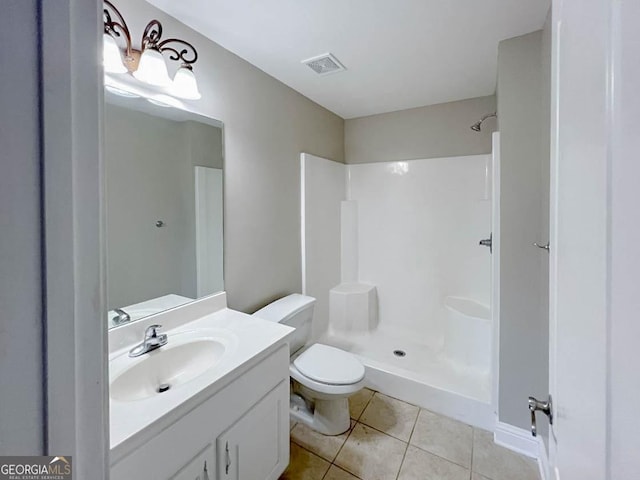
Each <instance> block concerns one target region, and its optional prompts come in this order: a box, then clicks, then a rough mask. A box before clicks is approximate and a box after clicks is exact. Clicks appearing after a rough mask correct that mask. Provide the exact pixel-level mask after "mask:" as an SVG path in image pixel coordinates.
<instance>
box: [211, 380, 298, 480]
mask: <svg viewBox="0 0 640 480" xmlns="http://www.w3.org/2000/svg"><path fill="white" fill-rule="evenodd" d="M283 402H284V403H285V407H286V411H287V419H286V422H283V421H282V418H281V412H282V411H283ZM288 403H289V382H288V381H287V382H281V383H280V384H279V385H278V386H277V387H276V388H274V389H273V390H272V391H271V392H269V393H268V394H267V395H266V396H265V397H264V398H263V399H262V400H260V401H259V402H258V403H257V404H256V405H255V406H254V407H253V408H252V409H251V410H250V411H249V412H247V414H246V415H243V416H242V417H241V418H240V419H239V420H238V421H237V422H236V423H234V424H233V425H231V427H229V429H228V430H227V431H226V432H224V433H223V434H222V435H220V436H219V437H218V441H217V444H218V456H217V457H218V478H219V479H220V480H242V479H252V478H265V479H269V480H276V479H277V478H278V477H279V476H280V474H281V473H282V472H283V471H284V469H285V468H286V467H287V464H288V461H289V441H288V437H289V434H288V430H287V429H288V425H289V420H288V410H289V406H288ZM283 424H284V426H285V432H282V426H283ZM283 434H284V435H283ZM283 437H286V438H287V441H286V442H285V443H284V444H283V443H282V442H280V441H276V442H274V441H273V440H274V439H281V438H283ZM267 472H268V473H267ZM265 473H267V475H266V476H265Z"/></svg>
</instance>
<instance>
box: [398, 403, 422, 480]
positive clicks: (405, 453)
mask: <svg viewBox="0 0 640 480" xmlns="http://www.w3.org/2000/svg"><path fill="white" fill-rule="evenodd" d="M419 415H420V410H418V413H417V414H416V419H415V421H414V422H413V427H411V433H410V434H409V440H407V446H406V448H405V449H404V455H402V461H401V462H400V468H398V473H397V474H396V480H398V478H400V472H401V471H402V466H403V465H404V461H405V459H406V458H407V452H408V451H409V445H411V444H410V442H411V437H413V431H414V430H415V429H416V425H417V424H418V416H419Z"/></svg>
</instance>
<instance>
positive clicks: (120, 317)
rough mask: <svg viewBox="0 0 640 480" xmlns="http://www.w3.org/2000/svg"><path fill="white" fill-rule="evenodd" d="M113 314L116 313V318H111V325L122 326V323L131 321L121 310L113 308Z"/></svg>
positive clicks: (129, 316)
mask: <svg viewBox="0 0 640 480" xmlns="http://www.w3.org/2000/svg"><path fill="white" fill-rule="evenodd" d="M113 311H114V312H116V316H115V317H113V319H112V320H113V323H115V324H116V325H122V324H123V323H127V322H130V321H131V315H129V314H128V313H127V312H125V311H124V310H122V309H121V308H114V309H113Z"/></svg>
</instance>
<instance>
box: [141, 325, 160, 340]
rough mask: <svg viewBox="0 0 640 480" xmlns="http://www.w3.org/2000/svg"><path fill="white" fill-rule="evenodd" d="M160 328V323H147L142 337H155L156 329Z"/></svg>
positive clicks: (156, 334)
mask: <svg viewBox="0 0 640 480" xmlns="http://www.w3.org/2000/svg"><path fill="white" fill-rule="evenodd" d="M161 328H162V325H149V326H148V327H147V329H146V330H145V331H144V338H156V337H157V336H158V330H159V329H161Z"/></svg>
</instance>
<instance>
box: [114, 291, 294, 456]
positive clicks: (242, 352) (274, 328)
mask: <svg viewBox="0 0 640 480" xmlns="http://www.w3.org/2000/svg"><path fill="white" fill-rule="evenodd" d="M224 304H226V299H224ZM217 305H218V307H219V306H220V301H219V300H218V303H217ZM185 311H186V312H191V314H193V313H194V311H195V312H196V313H197V314H198V315H200V314H201V313H202V311H203V305H202V304H201V305H200V307H199V310H196V309H194V308H193V307H192V308H189V306H185ZM179 314H180V307H178V309H174V310H172V311H171V312H170V313H169V315H172V317H166V318H164V320H167V321H163V316H162V314H159V315H155V316H153V317H152V318H151V319H150V320H141V321H140V322H135V323H133V324H132V325H130V327H132V328H135V330H136V331H138V332H139V331H140V330H141V329H142V330H143V329H144V328H146V326H147V325H146V324H147V323H149V322H150V321H153V322H154V323H156V322H161V323H165V325H166V326H167V327H170V329H163V333H166V334H168V337H169V344H170V343H171V337H172V335H176V334H178V333H184V332H192V333H193V332H194V331H197V330H202V331H203V334H206V333H207V332H208V333H211V332H216V331H218V332H221V333H223V334H224V335H225V336H226V338H227V340H228V345H227V346H228V350H227V351H226V352H225V355H224V356H223V357H222V358H221V360H220V361H219V363H217V364H216V365H215V366H214V367H213V368H211V369H209V370H207V371H206V372H205V373H203V374H202V375H200V376H199V377H197V378H195V379H193V380H191V381H190V382H188V383H185V384H183V385H179V386H176V387H175V388H172V389H171V390H169V391H167V392H164V393H162V394H161V395H156V396H153V397H150V398H147V399H141V400H133V401H120V400H115V399H113V398H111V397H110V433H111V442H110V443H111V451H112V454H114V453H119V454H118V455H115V457H120V456H122V454H123V453H124V451H127V450H129V449H130V448H135V446H137V445H138V443H139V442H140V443H142V442H144V438H146V437H147V436H151V435H153V433H154V431H155V428H156V427H157V428H158V429H160V428H162V425H166V424H167V422H173V421H175V419H177V418H179V416H180V415H182V414H183V409H184V410H185V411H186V410H187V409H189V408H192V407H193V405H196V404H198V403H200V402H202V401H203V400H205V399H206V398H208V397H209V396H210V395H212V394H213V393H215V392H216V391H218V390H219V389H220V388H222V387H224V386H225V385H227V384H229V383H230V382H231V381H232V380H234V379H235V378H236V377H237V376H239V375H240V374H241V373H242V372H243V371H244V369H242V368H241V367H242V366H243V365H246V364H248V363H251V360H252V359H254V358H256V357H258V356H260V355H261V354H262V353H264V352H267V351H269V350H271V349H272V348H271V347H274V348H275V346H276V344H281V343H283V342H284V341H286V340H287V337H288V336H289V335H290V334H291V332H293V329H292V328H291V327H287V326H285V325H281V324H279V323H275V322H269V321H265V320H261V319H259V318H256V317H252V316H250V315H247V314H244V313H241V312H238V311H235V310H231V309H229V308H226V307H225V308H221V309H218V310H217V311H214V312H213V313H209V314H207V315H203V316H198V318H194V319H192V320H190V319H189V318H188V315H183V316H182V320H183V321H176V320H175V319H176V318H178V317H180V315H179ZM138 323H140V324H141V325H136V324H138ZM118 330H119V332H117V331H118ZM112 332H114V335H113V337H112V336H111V332H110V339H109V343H110V347H111V350H110V351H111V353H110V355H109V365H110V372H109V374H110V380H111V379H112V378H115V377H116V376H117V375H118V374H119V372H120V371H122V369H123V368H124V367H123V365H124V366H126V365H133V364H134V363H135V362H137V361H141V360H139V359H140V358H141V357H138V358H136V359H132V358H129V357H128V352H129V350H130V348H132V347H133V346H134V344H135V343H129V344H127V345H126V346H125V345H124V343H125V342H124V340H125V339H127V338H131V334H126V331H125V330H124V329H123V327H119V328H117V329H114V330H113V331H112ZM141 338H142V337H141V336H139V338H138V340H137V341H136V343H138V342H139V341H140V340H141ZM153 353H154V352H151V354H153ZM145 355H149V354H145ZM160 420H162V421H160ZM136 439H137V440H136ZM125 444H126V445H125ZM134 444H135V445H134ZM116 451H117V452H116ZM113 460H114V458H112V461H113Z"/></svg>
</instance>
